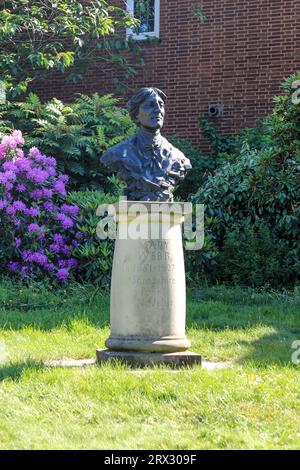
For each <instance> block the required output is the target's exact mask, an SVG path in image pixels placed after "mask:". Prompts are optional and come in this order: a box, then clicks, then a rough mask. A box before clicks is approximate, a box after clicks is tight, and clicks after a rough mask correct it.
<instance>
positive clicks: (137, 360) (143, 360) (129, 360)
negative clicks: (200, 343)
mask: <svg viewBox="0 0 300 470" xmlns="http://www.w3.org/2000/svg"><path fill="white" fill-rule="evenodd" d="M96 356H97V362H98V364H103V363H105V362H114V361H115V362H121V363H123V364H126V365H129V366H132V367H152V366H156V365H158V366H159V365H167V366H170V367H173V368H178V367H188V366H193V365H195V364H198V365H201V356H200V354H197V353H193V352H190V351H183V352H173V353H161V352H152V353H150V352H138V351H112V350H110V349H97V351H96Z"/></svg>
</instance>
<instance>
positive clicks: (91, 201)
mask: <svg viewBox="0 0 300 470" xmlns="http://www.w3.org/2000/svg"><path fill="white" fill-rule="evenodd" d="M117 201H118V194H117V193H116V194H115V195H107V194H104V193H102V192H100V191H91V190H85V191H79V192H72V193H70V194H69V195H68V203H69V204H76V205H77V206H78V207H79V208H80V215H79V217H78V218H77V228H78V230H79V231H80V232H82V233H83V234H84V236H83V237H82V239H81V241H80V245H79V246H78V247H77V248H74V249H73V251H72V255H73V257H74V258H75V259H76V260H77V262H78V269H77V278H78V280H79V281H81V282H96V283H97V284H99V285H100V286H101V287H108V286H109V284H110V277H111V270H112V259H113V250H114V242H113V240H109V239H107V240H100V239H99V238H98V236H97V232H96V230H97V225H98V223H99V222H100V219H101V218H100V217H98V216H97V215H96V212H97V208H98V207H99V206H100V205H102V204H112V203H115V202H117Z"/></svg>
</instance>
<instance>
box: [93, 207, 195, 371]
mask: <svg viewBox="0 0 300 470" xmlns="http://www.w3.org/2000/svg"><path fill="white" fill-rule="evenodd" d="M116 215H117V222H118V233H117V239H116V244H115V252H114V261H113V271H112V283H111V305H110V321H111V335H110V337H109V338H108V339H107V341H106V343H105V345H106V347H107V348H108V350H105V351H101V350H99V351H97V358H98V361H100V362H103V361H104V362H106V361H107V360H109V358H111V359H114V360H115V359H116V358H117V359H118V360H120V361H122V359H123V362H127V363H132V364H134V365H138V364H140V365H141V366H142V365H146V364H150V363H152V364H154V363H159V364H161V363H168V364H171V365H172V362H173V363H174V364H175V363H176V364H175V365H178V364H179V365H181V364H182V365H183V364H187V363H190V364H191V363H195V362H198V363H200V362H201V357H200V356H199V355H195V354H193V353H188V352H187V350H188V348H189V347H190V342H189V341H188V339H187V338H186V335H185V316H186V287H185V269H184V256H183V247H182V235H181V224H182V222H183V218H184V204H180V203H177V204H175V203H156V202H140V203H139V202H131V201H124V202H121V203H120V204H119V205H118V206H117V214H116ZM110 351H111V353H110ZM116 352H117V354H116ZM122 352H123V354H122ZM128 352H130V354H128ZM134 353H136V355H135V354H134ZM143 353H144V356H143ZM149 353H150V356H149ZM152 353H153V354H154V353H156V356H155V355H153V356H151V354H152ZM176 353H177V354H178V357H176ZM146 355H147V358H146ZM164 355H166V358H165V361H164V359H163V356H164ZM191 356H192V359H191ZM149 357H150V360H149Z"/></svg>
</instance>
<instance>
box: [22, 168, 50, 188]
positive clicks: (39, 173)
mask: <svg viewBox="0 0 300 470" xmlns="http://www.w3.org/2000/svg"><path fill="white" fill-rule="evenodd" d="M48 177H49V175H48V173H47V171H45V170H40V169H39V168H30V169H29V170H28V171H27V178H28V179H30V180H31V181H34V182H35V183H38V184H43V183H44V182H45V181H46V180H47V179H48ZM41 191H42V190H41Z"/></svg>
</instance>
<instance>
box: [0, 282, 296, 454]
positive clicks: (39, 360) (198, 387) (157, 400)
mask: <svg viewBox="0 0 300 470" xmlns="http://www.w3.org/2000/svg"><path fill="white" fill-rule="evenodd" d="M108 320H109V296H108V294H103V293H101V291H99V290H97V289H95V287H92V286H90V287H89V286H80V285H73V286H70V287H68V288H67V290H60V291H56V292H50V291H46V290H45V289H42V288H40V289H39V287H38V286H34V287H32V288H30V289H24V288H21V289H19V288H17V287H14V286H13V285H12V284H10V283H9V282H4V281H3V282H2V283H1V284H0V359H2V361H1V364H0V449H159V450H168V449H215V448H218V449H238V448H244V449H245V448H256V449H262V448H264V449H266V448H268V449H271V448H272V449H274V448H276V449H295V448H299V447H300V377H299V370H300V366H299V365H294V364H293V363H292V361H291V355H292V353H293V349H292V343H293V342H294V341H295V340H299V341H300V296H299V293H298V294H297V293H295V294H294V295H280V294H276V293H272V294H268V293H261V294H258V293H255V292H254V291H251V290H241V289H225V288H222V287H219V288H211V289H209V288H205V289H199V290H197V291H190V292H189V293H188V319H187V326H188V336H189V338H190V339H191V341H192V350H193V351H195V352H199V353H201V354H202V355H203V357H204V358H205V359H207V360H213V361H231V362H232V367H231V368H229V369H223V370H218V369H216V370H211V371H209V370H203V369H201V368H200V367H198V366H197V367H195V368H193V369H183V370H179V371H172V370H168V369H165V368H156V369H147V370H130V369H129V368H126V367H124V366H119V365H115V366H112V365H109V366H108V365H105V366H101V367H98V366H90V367H87V368H83V369H62V368H56V369H51V368H47V367H45V365H44V361H46V360H51V359H53V360H54V359H57V360H58V359H62V358H92V357H94V356H95V350H96V348H97V347H104V340H105V339H106V338H107V337H108V335H109V324H108ZM5 355H6V359H5ZM299 356H300V355H299Z"/></svg>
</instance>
